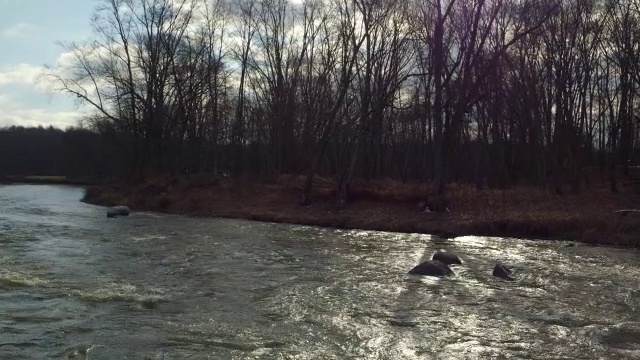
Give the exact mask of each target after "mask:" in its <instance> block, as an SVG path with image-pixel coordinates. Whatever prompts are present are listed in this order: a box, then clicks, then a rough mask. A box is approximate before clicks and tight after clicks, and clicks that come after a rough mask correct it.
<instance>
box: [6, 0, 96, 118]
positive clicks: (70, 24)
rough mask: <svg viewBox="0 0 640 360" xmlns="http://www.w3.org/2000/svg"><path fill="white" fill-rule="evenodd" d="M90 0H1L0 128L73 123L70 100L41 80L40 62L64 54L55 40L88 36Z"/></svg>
mask: <svg viewBox="0 0 640 360" xmlns="http://www.w3.org/2000/svg"><path fill="white" fill-rule="evenodd" d="M97 4H98V1H95V0H59V1H48V0H47V1H42V0H0V128H1V127H7V126H45V127H47V126H55V127H60V128H66V127H68V126H75V125H77V123H78V120H79V118H80V114H81V113H82V111H81V109H78V108H77V107H76V104H75V103H74V99H72V98H71V97H68V96H65V95H62V94H51V93H50V92H48V86H47V84H46V83H43V82H42V81H41V77H40V74H41V73H42V71H43V69H44V66H45V64H49V65H51V66H56V65H57V64H58V62H59V61H60V60H61V59H64V58H65V54H64V49H63V48H62V47H61V46H59V45H58V44H57V43H58V42H59V41H63V42H69V41H82V40H85V39H90V38H91V23H90V21H91V15H92V13H93V10H94V8H95V6H96V5H97Z"/></svg>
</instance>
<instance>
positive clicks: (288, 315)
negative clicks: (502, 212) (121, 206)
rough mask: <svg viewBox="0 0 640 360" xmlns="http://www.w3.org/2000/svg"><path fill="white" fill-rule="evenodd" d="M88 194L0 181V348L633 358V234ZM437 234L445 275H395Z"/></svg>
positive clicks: (429, 248) (140, 354)
mask: <svg viewBox="0 0 640 360" xmlns="http://www.w3.org/2000/svg"><path fill="white" fill-rule="evenodd" d="M82 195H83V189H81V188H77V187H67V186H44V185H42V186H37V185H11V186H0V358H2V359H4V358H6V359H49V358H65V359H124V358H128V359H181V358H186V357H190V358H195V359H200V358H212V359H485V358H497V359H521V358H522V359H613V358H615V359H638V358H640V253H639V252H638V251H637V250H629V249H626V250H625V249H615V248H607V247H589V246H581V245H578V246H574V247H567V246H566V244H565V243H563V242H552V241H527V240H515V239H499V238H486V237H460V238H456V239H449V240H444V239H438V238H435V237H431V236H428V235H419V234H397V233H385V232H374V231H347V230H332V229H322V228H315V227H306V226H294V225H282V224H268V223H259V222H250V221H241V220H228V219H200V218H189V217H183V216H175V215H161V214H152V213H133V214H132V215H131V216H129V217H123V218H115V219H107V217H106V210H105V208H103V207H99V206H93V205H88V204H84V203H82V202H80V201H79V200H80V198H81V197H82ZM437 249H447V250H450V251H453V252H456V253H457V254H458V255H459V256H460V257H461V258H462V259H463V262H464V263H463V265H462V266H457V267H454V271H455V273H456V275H455V276H453V277H451V278H443V279H438V278H425V277H413V276H409V275H407V274H406V273H407V271H408V270H409V269H411V268H412V267H413V266H414V265H416V264H418V263H419V262H420V261H421V260H424V259H427V258H429V257H430V256H431V254H432V253H433V252H434V251H436V250H437ZM497 261H502V262H505V263H507V264H509V265H511V266H512V267H513V269H514V270H515V276H516V278H517V280H516V281H514V282H506V281H501V280H498V279H495V278H492V277H491V269H492V267H493V265H494V264H495V263H496V262H497Z"/></svg>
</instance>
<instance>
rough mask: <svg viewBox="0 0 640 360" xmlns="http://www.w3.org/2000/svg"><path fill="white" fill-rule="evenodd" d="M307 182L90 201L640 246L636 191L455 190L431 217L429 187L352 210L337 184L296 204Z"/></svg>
mask: <svg viewBox="0 0 640 360" xmlns="http://www.w3.org/2000/svg"><path fill="white" fill-rule="evenodd" d="M304 180H305V178H304V176H294V175H283V176H280V177H278V178H276V179H273V180H272V181H268V182H252V181H250V180H247V179H245V180H230V179H222V180H221V179H216V178H215V177H213V176H210V175H206V174H203V175H194V176H190V177H183V178H180V179H177V180H176V179H171V178H169V177H159V178H155V179H152V180H150V181H148V182H146V183H144V184H142V185H136V186H124V185H111V186H103V187H99V188H95V187H94V188H90V189H88V191H87V194H86V198H85V199H86V201H88V202H91V203H96V204H103V205H116V204H125V205H128V206H130V207H132V208H134V209H145V210H156V211H164V212H170V213H182V214H190V215H195V216H216V217H233V218H245V219H252V220H261V221H273V222H287V223H298V224H308V225H319V226H329V227H341V228H360V229H371V230H386V231H399V232H422V233H432V234H441V235H447V236H454V235H465V234H468V235H493V236H514V237H528V238H555V239H565V240H577V241H582V242H586V243H594V244H612V245H613V244H615V245H624V246H636V247H637V246H640V215H637V214H631V215H629V216H626V217H622V216H620V215H619V214H616V213H614V211H615V210H618V209H624V208H630V207H634V206H635V207H640V205H638V204H639V203H638V202H637V200H638V195H635V194H633V193H632V192H630V191H628V192H622V193H617V194H614V193H611V192H610V191H608V188H607V187H606V185H604V184H603V185H601V186H596V187H593V188H590V189H589V190H585V191H583V192H582V193H581V194H579V195H571V194H568V195H562V196H560V195H556V194H554V193H552V192H550V191H545V190H542V189H537V188H530V187H513V188H510V189H506V190H498V189H485V190H482V191H480V190H478V189H477V188H476V187H475V186H473V185H467V184H453V185H451V187H450V191H449V194H448V199H449V205H450V209H451V211H450V212H448V213H424V212H421V211H420V210H419V208H418V202H420V201H421V200H424V199H425V197H426V196H427V195H429V194H430V193H432V191H433V187H432V186H431V185H430V184H418V183H408V184H402V183H400V182H397V181H393V180H390V179H381V180H373V181H356V182H354V184H353V186H352V188H351V198H350V203H349V205H348V206H347V208H345V209H342V210H338V209H336V208H335V207H334V206H333V195H334V189H335V182H334V180H333V179H329V178H323V177H317V178H316V179H315V181H314V191H313V193H312V198H313V200H314V204H313V205H311V206H307V207H302V206H299V205H298V204H297V202H298V200H299V196H300V195H301V190H302V188H303V186H304Z"/></svg>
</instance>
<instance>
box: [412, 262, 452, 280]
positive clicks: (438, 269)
mask: <svg viewBox="0 0 640 360" xmlns="http://www.w3.org/2000/svg"><path fill="white" fill-rule="evenodd" d="M409 274H411V275H427V276H449V275H453V271H452V270H451V269H449V267H448V266H447V264H445V263H443V262H441V261H438V260H427V261H425V262H423V263H420V264H419V265H417V266H416V267H414V268H413V269H411V270H409Z"/></svg>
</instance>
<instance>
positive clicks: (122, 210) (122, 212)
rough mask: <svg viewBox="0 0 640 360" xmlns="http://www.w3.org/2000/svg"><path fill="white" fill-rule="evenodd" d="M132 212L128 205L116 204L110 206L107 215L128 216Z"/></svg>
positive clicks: (109, 216) (110, 216)
mask: <svg viewBox="0 0 640 360" xmlns="http://www.w3.org/2000/svg"><path fill="white" fill-rule="evenodd" d="M130 212H131V210H129V208H128V207H126V206H122V205H121V206H114V207H110V208H109V209H108V210H107V217H108V218H112V217H116V216H127V215H129V213H130Z"/></svg>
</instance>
